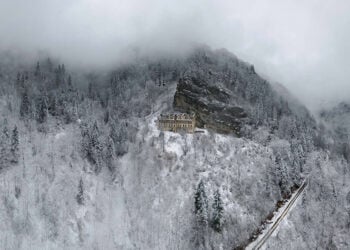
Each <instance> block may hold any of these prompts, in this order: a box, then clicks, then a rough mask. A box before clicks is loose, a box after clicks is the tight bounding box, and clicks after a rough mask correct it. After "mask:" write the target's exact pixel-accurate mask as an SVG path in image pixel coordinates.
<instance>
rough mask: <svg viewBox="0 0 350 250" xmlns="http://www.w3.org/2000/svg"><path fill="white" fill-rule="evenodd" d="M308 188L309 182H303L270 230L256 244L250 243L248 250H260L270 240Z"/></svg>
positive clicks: (273, 220) (275, 218)
mask: <svg viewBox="0 0 350 250" xmlns="http://www.w3.org/2000/svg"><path fill="white" fill-rule="evenodd" d="M306 186H307V180H305V181H304V182H303V184H302V185H301V186H300V187H299V189H297V190H296V192H295V193H294V194H293V195H292V197H291V198H290V200H289V201H288V202H287V203H286V204H284V206H283V207H282V208H281V209H282V212H281V213H278V214H276V216H275V217H274V218H273V219H272V220H271V221H272V224H271V226H270V228H268V229H267V230H265V231H264V232H263V234H261V235H260V236H259V237H258V238H257V239H256V240H255V241H254V242H252V243H250V244H249V245H248V246H247V248H246V249H249V250H250V249H251V250H258V249H260V248H261V247H262V246H263V245H264V243H265V242H266V241H267V240H268V239H269V238H270V236H271V235H272V233H273V232H274V231H275V230H276V228H277V227H278V226H279V225H280V223H281V221H282V220H283V219H284V218H285V217H286V215H287V214H288V213H289V211H290V210H291V208H292V207H293V205H294V203H295V202H296V201H297V200H298V198H299V197H300V195H301V194H302V193H303V191H304V190H305V188H306Z"/></svg>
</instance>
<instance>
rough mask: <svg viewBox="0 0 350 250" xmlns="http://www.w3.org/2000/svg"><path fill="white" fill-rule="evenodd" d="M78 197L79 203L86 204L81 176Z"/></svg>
mask: <svg viewBox="0 0 350 250" xmlns="http://www.w3.org/2000/svg"><path fill="white" fill-rule="evenodd" d="M76 199H77V202H78V204H79V205H84V183H83V179H82V178H80V181H79V186H78V194H77V196H76Z"/></svg>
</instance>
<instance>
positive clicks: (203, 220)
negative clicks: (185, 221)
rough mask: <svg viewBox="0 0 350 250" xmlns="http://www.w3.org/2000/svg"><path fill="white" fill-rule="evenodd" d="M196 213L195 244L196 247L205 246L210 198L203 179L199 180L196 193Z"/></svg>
mask: <svg viewBox="0 0 350 250" xmlns="http://www.w3.org/2000/svg"><path fill="white" fill-rule="evenodd" d="M194 215H195V225H194V231H195V232H194V233H195V245H196V247H199V246H205V243H206V240H205V239H206V233H207V229H208V198H207V194H206V192H205V186H204V183H203V180H201V181H200V182H199V184H198V186H197V189H196V192H195V194H194Z"/></svg>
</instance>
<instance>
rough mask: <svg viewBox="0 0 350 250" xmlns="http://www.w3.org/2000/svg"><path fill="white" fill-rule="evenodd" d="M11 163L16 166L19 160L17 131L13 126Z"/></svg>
mask: <svg viewBox="0 0 350 250" xmlns="http://www.w3.org/2000/svg"><path fill="white" fill-rule="evenodd" d="M10 150H11V162H12V163H14V164H16V163H18V160H19V139H18V129H17V126H15V127H14V128H13V130H12V135H11V148H10Z"/></svg>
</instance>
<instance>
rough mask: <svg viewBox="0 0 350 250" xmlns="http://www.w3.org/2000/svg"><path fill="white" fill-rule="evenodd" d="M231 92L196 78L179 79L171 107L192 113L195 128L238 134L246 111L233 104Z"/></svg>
mask: <svg viewBox="0 0 350 250" xmlns="http://www.w3.org/2000/svg"><path fill="white" fill-rule="evenodd" d="M231 98H234V95H233V93H231V92H230V91H229V90H228V89H226V88H225V87H223V86H214V85H210V84H208V83H206V82H205V81H203V80H199V79H197V78H195V77H190V78H185V79H181V80H180V81H179V83H178V85H177V89H176V93H175V96H174V108H175V109H178V110H181V111H185V112H194V113H195V114H196V125H197V127H206V128H210V129H213V130H214V131H216V132H219V133H234V134H236V135H237V136H239V135H240V130H241V124H242V121H243V120H245V119H246V117H247V115H246V112H245V111H244V110H243V109H242V108H241V107H238V106H235V105H232V104H231V103H230V99H231Z"/></svg>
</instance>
